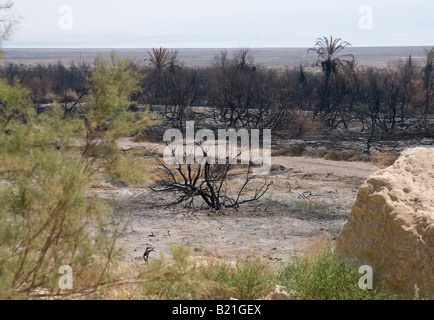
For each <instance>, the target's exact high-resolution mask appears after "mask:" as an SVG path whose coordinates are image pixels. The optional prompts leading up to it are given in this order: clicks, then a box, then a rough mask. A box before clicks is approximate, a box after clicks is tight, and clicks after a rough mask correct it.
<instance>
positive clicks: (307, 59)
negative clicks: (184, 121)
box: [1, 47, 428, 68]
mask: <svg viewBox="0 0 434 320" xmlns="http://www.w3.org/2000/svg"><path fill="white" fill-rule="evenodd" d="M424 48H428V47H348V48H346V49H345V50H344V51H343V53H351V54H353V55H354V56H355V58H356V59H357V60H358V61H359V65H372V66H378V67H382V66H387V64H388V62H390V61H393V60H396V59H402V58H408V57H409V56H410V55H411V56H412V57H413V58H414V61H421V60H422V59H423V58H424ZM307 49H308V48H250V51H251V54H252V56H253V58H254V61H255V63H256V64H258V65H263V66H267V67H271V68H279V67H286V66H295V65H299V64H300V63H302V64H303V65H306V66H309V65H312V64H314V63H315V61H316V57H315V55H314V53H313V52H311V53H310V54H309V55H308V54H307ZM149 50H151V49H4V50H3V52H4V57H3V59H2V60H1V62H3V63H10V62H14V63H18V64H26V65H37V64H49V63H56V62H58V61H60V62H62V63H65V64H68V63H70V62H71V61H74V62H84V63H86V64H92V62H93V61H94V59H95V57H96V56H97V55H102V56H104V57H109V56H110V53H111V52H112V51H114V52H116V54H117V55H118V56H120V57H128V58H130V59H132V60H133V61H135V62H136V63H139V64H142V65H145V64H147V61H146V60H145V59H147V58H149V55H148V51H149ZM224 50H226V51H227V52H228V54H229V55H232V54H234V52H236V51H237V50H239V49H232V48H231V49H224V48H215V49H209V48H207V49H201V48H192V49H179V50H178V51H179V54H178V58H179V60H180V61H181V62H182V63H184V65H186V66H196V67H205V66H208V65H210V64H212V62H213V60H214V59H215V57H216V56H217V55H219V54H220V52H221V51H224Z"/></svg>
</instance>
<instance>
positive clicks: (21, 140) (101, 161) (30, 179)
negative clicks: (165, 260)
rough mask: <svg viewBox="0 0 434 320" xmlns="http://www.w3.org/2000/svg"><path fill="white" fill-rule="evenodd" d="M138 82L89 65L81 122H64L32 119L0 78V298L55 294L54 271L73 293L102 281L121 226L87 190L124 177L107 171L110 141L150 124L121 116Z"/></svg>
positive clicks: (56, 112)
mask: <svg viewBox="0 0 434 320" xmlns="http://www.w3.org/2000/svg"><path fill="white" fill-rule="evenodd" d="M138 81H139V78H138V77H137V75H136V74H135V73H134V71H133V70H132V68H131V67H130V65H129V62H128V60H123V59H118V58H116V57H115V56H114V55H113V56H112V60H111V64H109V63H108V62H106V61H105V60H103V59H102V58H97V59H96V61H95V69H94V72H93V73H92V74H91V76H90V77H89V81H88V86H89V87H88V90H89V99H88V100H87V101H86V107H85V110H84V114H83V115H82V117H81V118H71V117H65V116H64V114H63V112H62V110H61V109H60V108H59V107H58V106H57V105H56V106H52V107H51V108H48V110H46V111H45V112H43V113H41V114H36V113H35V112H34V109H33V108H31V107H30V106H29V103H28V101H27V98H26V97H27V91H26V90H25V89H23V88H22V87H20V86H19V85H14V86H10V85H8V84H7V83H6V81H5V80H3V79H0V244H1V245H0V297H2V298H26V297H28V296H29V295H37V294H39V293H41V292H44V294H55V293H57V292H58V291H59V288H58V283H57V282H58V279H59V276H60V275H59V273H58V269H59V267H60V266H61V265H70V266H71V267H72V268H73V272H74V290H80V287H84V286H97V285H98V283H101V282H103V281H106V280H110V265H111V262H112V261H113V259H115V257H116V256H117V254H118V250H117V249H116V239H117V237H118V235H119V232H120V229H119V228H120V226H119V225H118V224H117V223H115V222H114V221H111V220H110V213H111V208H110V207H109V206H108V205H107V204H106V203H104V202H102V201H101V200H98V199H97V198H96V197H94V196H92V194H91V193H90V186H91V185H92V184H94V182H95V178H96V173H98V174H103V175H113V174H112V173H113V171H114V172H116V178H117V179H122V176H123V175H124V174H125V175H126V176H128V174H129V173H130V172H129V168H128V167H126V168H122V170H117V171H116V168H117V166H122V165H125V161H124V159H123V157H122V156H121V153H120V150H119V148H118V147H117V144H116V139H117V138H119V137H120V136H123V135H124V134H127V133H130V132H134V131H135V130H140V129H142V128H143V127H144V126H146V125H147V124H148V123H149V122H150V121H149V117H148V114H147V113H143V114H140V115H136V114H133V112H130V111H129V110H128V108H129V106H130V104H131V103H132V102H131V101H130V97H131V94H132V92H133V91H134V89H135V88H136V83H137V82H138ZM77 146H80V147H78V148H77Z"/></svg>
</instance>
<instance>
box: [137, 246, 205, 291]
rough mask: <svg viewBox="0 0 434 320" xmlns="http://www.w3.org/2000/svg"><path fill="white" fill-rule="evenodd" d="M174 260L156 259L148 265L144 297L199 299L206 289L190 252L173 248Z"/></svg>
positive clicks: (180, 248)
mask: <svg viewBox="0 0 434 320" xmlns="http://www.w3.org/2000/svg"><path fill="white" fill-rule="evenodd" d="M171 254H172V256H173V259H171V260H166V259H163V258H160V259H155V260H153V261H151V263H149V265H147V267H146V270H145V273H144V279H145V280H146V283H145V285H144V286H143V295H144V296H145V297H150V298H158V299H199V298H201V294H202V293H203V291H204V289H205V288H206V281H205V279H204V277H203V276H202V274H201V273H200V269H199V268H198V267H197V266H196V265H195V264H194V262H193V261H192V260H191V259H190V251H189V250H188V249H187V248H185V247H181V246H172V247H171Z"/></svg>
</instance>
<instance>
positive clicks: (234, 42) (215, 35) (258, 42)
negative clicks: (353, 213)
mask: <svg viewBox="0 0 434 320" xmlns="http://www.w3.org/2000/svg"><path fill="white" fill-rule="evenodd" d="M2 1H4V0H0V2H2ZM14 4H15V6H14V15H15V17H17V18H18V23H17V24H16V25H15V27H14V30H13V32H12V34H11V36H10V38H9V39H8V41H6V42H5V43H4V47H5V48H150V47H160V46H163V47H168V48H240V47H249V48H253V47H257V48H259V47H312V46H313V45H314V43H315V40H316V39H317V38H318V37H322V36H329V35H333V36H334V37H338V38H342V39H343V40H345V41H348V42H350V43H351V44H352V46H358V47H363V46H432V45H434V1H433V0H411V1H409V0H375V1H374V0H370V1H364V0H359V1H358V0H346V1H345V0H339V1H338V0H322V1H320V0H302V1H300V0H260V1H259V0H218V1H217V0H212V1H208V0H163V1H156V0H154V1H148V0H14Z"/></svg>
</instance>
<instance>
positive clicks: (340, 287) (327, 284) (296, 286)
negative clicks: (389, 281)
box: [279, 247, 391, 300]
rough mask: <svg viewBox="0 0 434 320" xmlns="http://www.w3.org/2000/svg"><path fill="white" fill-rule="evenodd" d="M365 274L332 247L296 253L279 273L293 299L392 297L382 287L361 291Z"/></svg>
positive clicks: (369, 298)
mask: <svg viewBox="0 0 434 320" xmlns="http://www.w3.org/2000/svg"><path fill="white" fill-rule="evenodd" d="M361 276H362V275H361V274H360V273H359V272H358V268H357V267H356V266H355V265H353V264H352V263H351V262H349V261H346V260H343V259H341V258H340V257H339V256H338V255H337V254H336V253H334V252H333V250H332V248H331V247H327V248H323V249H322V250H321V251H320V252H317V253H311V254H309V255H306V256H297V255H293V257H292V258H291V259H290V261H289V262H288V264H287V265H285V266H284V267H283V268H282V269H281V270H280V272H279V280H280V283H281V284H282V285H283V286H284V288H285V289H286V290H287V292H289V293H290V295H291V298H295V299H301V300H365V299H367V300H375V299H387V298H391V297H389V296H388V295H387V294H385V293H384V292H382V291H381V290H378V289H377V290H376V289H374V290H362V289H360V288H359V286H358V281H359V279H360V277H361Z"/></svg>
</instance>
